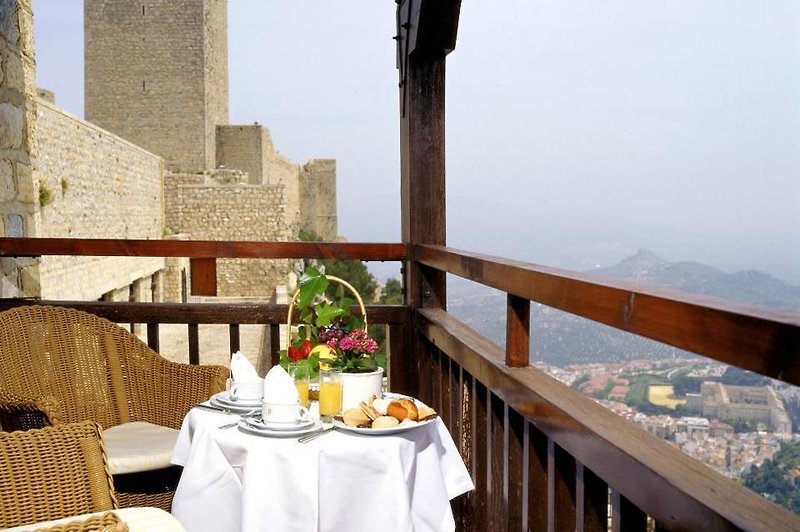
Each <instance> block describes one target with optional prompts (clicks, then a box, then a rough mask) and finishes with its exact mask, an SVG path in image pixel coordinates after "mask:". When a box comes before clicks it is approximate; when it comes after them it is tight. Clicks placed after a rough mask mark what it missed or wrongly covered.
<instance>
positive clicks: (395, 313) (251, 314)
mask: <svg viewBox="0 0 800 532" xmlns="http://www.w3.org/2000/svg"><path fill="white" fill-rule="evenodd" d="M25 305H51V306H55V307H69V308H74V309H77V310H82V311H84V312H88V313H90V314H94V315H96V316H100V317H101V318H105V319H107V320H109V321H113V322H114V323H154V324H158V323H203V324H205V323H218V324H226V325H229V324H232V323H239V324H251V325H267V324H276V325H283V324H285V323H286V315H287V313H288V311H289V306H288V305H273V304H259V303H134V302H125V303H122V302H112V301H48V300H38V299H2V298H0V311H2V310H8V309H11V308H15V307H20V306H25ZM366 309H367V315H368V316H369V321H370V323H372V324H374V325H378V324H383V323H385V324H388V325H408V324H409V323H410V317H409V312H408V309H407V308H406V307H404V306H401V305H367V306H366ZM360 311H361V309H359V308H358V307H357V306H353V309H352V311H351V312H352V313H354V314H355V313H357V312H360ZM295 314H296V313H295ZM276 345H277V344H276Z"/></svg>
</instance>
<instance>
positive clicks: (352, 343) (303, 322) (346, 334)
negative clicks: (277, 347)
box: [281, 267, 386, 409]
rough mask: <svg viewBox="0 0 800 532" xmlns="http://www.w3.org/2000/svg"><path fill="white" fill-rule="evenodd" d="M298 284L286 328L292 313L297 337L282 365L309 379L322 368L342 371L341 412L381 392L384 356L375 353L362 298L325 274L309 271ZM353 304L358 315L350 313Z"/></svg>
mask: <svg viewBox="0 0 800 532" xmlns="http://www.w3.org/2000/svg"><path fill="white" fill-rule="evenodd" d="M332 282H334V283H336V284H337V285H338V286H336V289H335V290H329V288H330V287H331V283H332ZM298 284H299V287H298V290H297V292H296V293H295V294H294V297H293V298H292V301H291V303H290V305H289V316H288V322H289V330H290V331H291V324H292V316H293V313H294V312H295V311H297V312H298V313H299V319H298V321H299V325H298V327H297V332H296V334H291V333H290V334H289V338H290V340H289V342H288V345H287V348H286V350H285V351H282V352H281V365H283V366H284V367H287V366H288V363H289V362H296V363H298V364H300V365H305V366H307V367H308V369H309V372H310V374H311V375H312V377H313V376H316V375H317V374H318V372H319V367H320V365H323V366H327V367H330V368H332V369H337V370H339V371H341V372H342V388H343V397H342V408H343V409H347V408H350V407H352V406H358V402H359V401H361V400H364V399H366V398H367V397H368V396H369V395H370V393H376V394H380V391H381V388H382V384H383V373H384V370H385V367H386V357H385V355H383V354H379V353H378V344H377V342H376V341H375V340H374V339H373V338H370V336H369V334H368V332H367V315H366V309H365V307H364V302H363V301H362V299H361V296H360V295H359V294H358V292H357V291H356V290H355V288H353V286H352V285H350V284H349V283H348V282H347V281H345V280H343V279H340V278H338V277H333V276H326V275H325V274H323V273H321V272H320V271H319V270H317V269H316V268H313V267H309V268H307V269H306V270H305V271H304V272H303V274H302V275H301V276H300V279H299V283H298ZM345 288H347V289H348V290H349V293H346V292H345ZM350 295H352V296H354V298H355V299H354V298H353V297H350ZM356 303H357V304H358V305H359V307H360V308H361V315H360V316H359V315H354V314H352V313H351V311H350V309H351V308H352V307H353V305H354V304H356ZM367 392H369V393H367ZM365 393H366V395H364V394H365Z"/></svg>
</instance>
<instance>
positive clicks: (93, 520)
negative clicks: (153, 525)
mask: <svg viewBox="0 0 800 532" xmlns="http://www.w3.org/2000/svg"><path fill="white" fill-rule="evenodd" d="M34 532H128V525H126V524H125V523H124V522H122V521H121V520H120V518H119V517H117V514H115V513H114V512H106V513H104V514H100V515H95V516H92V517H89V518H86V519H76V520H74V521H70V522H69V523H66V524H63V525H55V526H51V527H47V528H39V529H36V530H35V531H34Z"/></svg>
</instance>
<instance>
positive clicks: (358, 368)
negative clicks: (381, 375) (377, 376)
mask: <svg viewBox="0 0 800 532" xmlns="http://www.w3.org/2000/svg"><path fill="white" fill-rule="evenodd" d="M376 369H378V364H377V363H376V362H375V360H374V359H372V358H354V359H352V360H349V361H348V362H347V368H346V369H345V371H346V372H347V373H369V372H370V371H375V370H376Z"/></svg>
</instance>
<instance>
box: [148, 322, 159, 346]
mask: <svg viewBox="0 0 800 532" xmlns="http://www.w3.org/2000/svg"><path fill="white" fill-rule="evenodd" d="M147 346H148V347H150V349H152V350H153V351H155V352H156V353H158V352H159V348H160V345H159V336H158V323H148V324H147Z"/></svg>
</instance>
